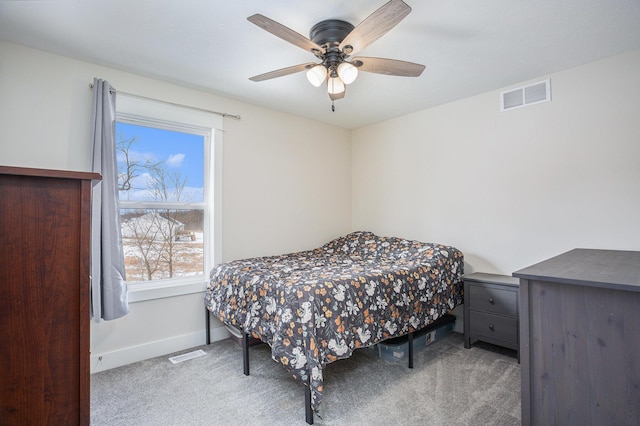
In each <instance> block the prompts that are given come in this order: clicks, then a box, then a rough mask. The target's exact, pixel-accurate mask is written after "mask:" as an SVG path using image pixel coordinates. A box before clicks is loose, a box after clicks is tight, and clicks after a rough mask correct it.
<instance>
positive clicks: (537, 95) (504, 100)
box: [500, 79, 551, 111]
mask: <svg viewBox="0 0 640 426" xmlns="http://www.w3.org/2000/svg"><path fill="white" fill-rule="evenodd" d="M550 100H551V80H550V79H547V80H544V81H539V82H537V83H533V84H530V85H528V86H523V87H518V88H516V89H511V90H506V91H504V92H500V111H507V110H509V109H513V108H520V107H523V106H529V105H533V104H539V103H540V102H547V101H550Z"/></svg>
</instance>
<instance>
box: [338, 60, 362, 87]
mask: <svg viewBox="0 0 640 426" xmlns="http://www.w3.org/2000/svg"><path fill="white" fill-rule="evenodd" d="M338 75H339V76H340V78H341V79H342V81H343V82H344V84H351V83H353V82H354V81H356V77H358V68H356V67H354V66H353V65H352V64H350V63H349V62H343V63H341V64H340V65H338Z"/></svg>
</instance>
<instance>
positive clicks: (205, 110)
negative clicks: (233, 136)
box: [89, 83, 240, 120]
mask: <svg viewBox="0 0 640 426" xmlns="http://www.w3.org/2000/svg"><path fill="white" fill-rule="evenodd" d="M89 88H90V89H93V83H89ZM109 91H110V92H111V94H118V93H120V94H121V95H126V96H131V97H132V98H138V99H144V100H147V101H155V102H162V103H163V104H168V105H173V106H177V107H182V108H189V109H193V110H196V111H202V112H209V113H211V114H217V115H221V116H223V117H230V118H235V119H236V120H240V116H239V115H234V114H227V113H226V112H219V111H212V110H210V109H204V108H198V107H194V106H191V105H184V104H178V103H175V102H168V101H163V100H162V99H156V98H149V97H147V96H142V95H135V94H133V93H127V92H121V91H120V90H116V89H113V88H112V89H110V90H109Z"/></svg>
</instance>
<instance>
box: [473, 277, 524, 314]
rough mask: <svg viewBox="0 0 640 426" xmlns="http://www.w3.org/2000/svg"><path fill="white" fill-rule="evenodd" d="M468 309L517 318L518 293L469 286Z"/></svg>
mask: <svg viewBox="0 0 640 426" xmlns="http://www.w3.org/2000/svg"><path fill="white" fill-rule="evenodd" d="M469 293H470V294H469V298H468V299H467V300H468V301H469V309H473V310H476V311H484V312H490V313H494V314H500V315H508V316H512V317H516V316H518V293H517V292H515V291H510V290H503V289H500V288H495V287H487V286H479V285H473V284H469Z"/></svg>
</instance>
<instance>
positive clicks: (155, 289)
mask: <svg viewBox="0 0 640 426" xmlns="http://www.w3.org/2000/svg"><path fill="white" fill-rule="evenodd" d="M206 289H207V282H206V281H205V280H204V278H203V277H197V278H190V279H181V280H163V281H162V280H159V281H155V282H153V283H134V284H129V285H128V290H127V294H128V298H129V303H136V302H144V301H147V300H154V299H164V298H166V297H175V296H184V295H187V294H194V293H202V292H204V291H205V290H206Z"/></svg>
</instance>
